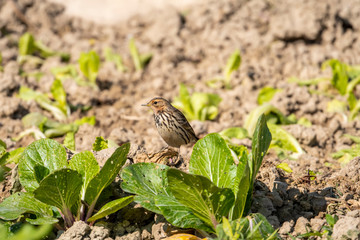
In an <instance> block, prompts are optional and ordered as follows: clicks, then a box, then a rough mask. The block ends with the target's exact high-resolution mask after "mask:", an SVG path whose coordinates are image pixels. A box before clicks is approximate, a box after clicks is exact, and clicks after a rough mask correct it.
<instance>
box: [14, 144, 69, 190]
mask: <svg viewBox="0 0 360 240" xmlns="http://www.w3.org/2000/svg"><path fill="white" fill-rule="evenodd" d="M36 165H40V166H44V167H46V168H47V169H48V170H49V172H50V173H51V172H54V171H55V170H59V169H61V168H65V167H67V157H66V151H65V149H64V147H62V146H61V145H60V144H59V143H58V142H56V141H54V140H51V139H41V140H38V141H35V142H33V143H32V144H30V145H29V146H28V147H27V148H26V149H25V150H24V152H23V155H22V157H21V158H20V161H19V175H20V177H19V178H20V183H21V185H23V186H24V188H25V189H26V191H28V192H32V191H34V190H35V189H36V188H38V187H39V184H38V182H37V180H36V178H35V172H34V171H35V170H34V167H35V166H36Z"/></svg>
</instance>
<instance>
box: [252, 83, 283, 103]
mask: <svg viewBox="0 0 360 240" xmlns="http://www.w3.org/2000/svg"><path fill="white" fill-rule="evenodd" d="M279 91H281V89H276V88H272V87H263V88H262V89H261V90H260V91H259V94H258V97H257V102H258V104H259V105H262V104H263V103H265V102H269V101H270V100H271V99H272V98H273V97H274V95H275V94H276V93H277V92H279Z"/></svg>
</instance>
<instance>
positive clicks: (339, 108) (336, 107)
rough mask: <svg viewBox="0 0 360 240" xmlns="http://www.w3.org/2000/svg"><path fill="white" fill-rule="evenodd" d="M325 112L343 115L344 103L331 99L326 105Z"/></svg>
mask: <svg viewBox="0 0 360 240" xmlns="http://www.w3.org/2000/svg"><path fill="white" fill-rule="evenodd" d="M326 111H327V112H331V113H332V112H337V113H344V112H345V111H346V103H345V102H342V101H339V100H337V99H333V100H331V101H330V102H328V103H327V107H326Z"/></svg>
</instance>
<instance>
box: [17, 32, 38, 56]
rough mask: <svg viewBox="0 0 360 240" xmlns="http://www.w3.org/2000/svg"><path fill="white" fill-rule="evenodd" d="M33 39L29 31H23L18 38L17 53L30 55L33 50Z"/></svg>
mask: <svg viewBox="0 0 360 240" xmlns="http://www.w3.org/2000/svg"><path fill="white" fill-rule="evenodd" d="M34 43H35V40H34V37H33V36H32V35H31V34H30V33H28V32H27V33H24V34H23V35H22V36H21V37H20V39H19V55H22V56H25V55H31V54H33V53H34V51H35V49H36V48H35V44H34Z"/></svg>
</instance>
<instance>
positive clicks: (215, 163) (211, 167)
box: [189, 133, 236, 188]
mask: <svg viewBox="0 0 360 240" xmlns="http://www.w3.org/2000/svg"><path fill="white" fill-rule="evenodd" d="M189 172H190V173H193V174H198V175H202V176H204V177H207V178H208V179H209V180H210V181H211V182H213V183H214V184H215V185H216V186H218V187H219V188H223V187H225V188H231V187H232V182H233V180H234V178H235V175H236V165H235V164H234V158H233V156H232V154H231V151H230V149H229V147H228V146H227V144H226V142H225V140H224V139H222V138H221V137H220V136H219V134H217V133H211V134H208V135H207V136H205V137H204V138H202V139H200V140H199V141H197V143H196V144H195V146H194V149H193V152H192V154H191V159H190V164H189Z"/></svg>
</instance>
